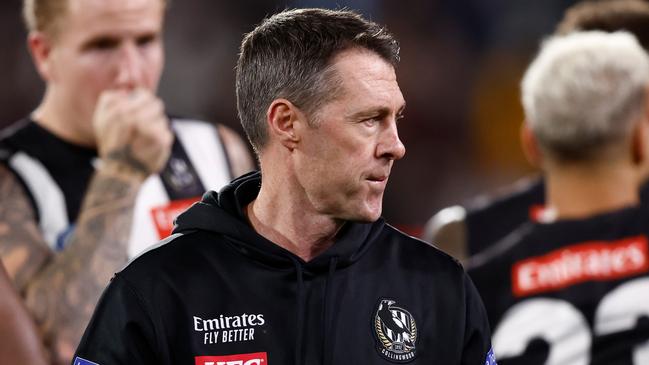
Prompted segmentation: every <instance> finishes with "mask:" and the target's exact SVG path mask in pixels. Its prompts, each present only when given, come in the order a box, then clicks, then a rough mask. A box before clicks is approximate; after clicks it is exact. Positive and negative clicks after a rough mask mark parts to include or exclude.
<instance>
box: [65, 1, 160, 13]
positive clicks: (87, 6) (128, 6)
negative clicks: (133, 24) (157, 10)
mask: <svg viewBox="0 0 649 365" xmlns="http://www.w3.org/2000/svg"><path fill="white" fill-rule="evenodd" d="M163 4H164V0H68V11H69V13H70V14H79V13H81V14H88V13H90V14H111V13H112V14H119V13H122V12H127V11H142V10H145V9H147V8H148V7H149V6H152V5H160V6H162V5H163Z"/></svg>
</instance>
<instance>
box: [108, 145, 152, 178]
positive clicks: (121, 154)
mask: <svg viewBox="0 0 649 365" xmlns="http://www.w3.org/2000/svg"><path fill="white" fill-rule="evenodd" d="M104 159H105V160H106V162H108V163H110V162H113V161H117V162H118V163H120V164H123V165H125V166H127V167H128V168H130V169H132V170H134V171H137V172H139V173H141V174H144V175H145V176H146V175H148V174H150V173H151V171H149V169H148V168H147V166H146V165H145V164H144V163H142V162H141V161H140V160H138V159H137V158H136V157H135V156H133V152H132V151H131V147H130V146H125V147H123V148H121V149H117V150H114V151H112V152H109V153H108V154H107V155H106V157H105V158H104Z"/></svg>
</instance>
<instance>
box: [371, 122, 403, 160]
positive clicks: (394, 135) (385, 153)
mask: <svg viewBox="0 0 649 365" xmlns="http://www.w3.org/2000/svg"><path fill="white" fill-rule="evenodd" d="M376 153H377V157H379V158H387V159H390V160H399V159H401V158H403V156H404V155H405V154H406V146H404V145H403V143H402V142H401V139H399V131H398V130H397V123H396V119H395V120H392V121H390V123H388V127H386V129H385V130H384V131H383V133H382V135H381V141H379V144H378V146H377V149H376Z"/></svg>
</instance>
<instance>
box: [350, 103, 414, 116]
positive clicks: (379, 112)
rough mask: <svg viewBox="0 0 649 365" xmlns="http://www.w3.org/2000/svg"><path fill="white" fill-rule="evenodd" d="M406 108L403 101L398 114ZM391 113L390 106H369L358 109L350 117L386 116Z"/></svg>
mask: <svg viewBox="0 0 649 365" xmlns="http://www.w3.org/2000/svg"><path fill="white" fill-rule="evenodd" d="M405 108H406V103H403V105H401V107H400V108H399V110H398V111H397V115H401V114H403V110H404V109H405ZM390 113H391V109H390V108H386V107H373V108H368V109H364V110H361V111H358V112H356V113H353V114H351V115H350V116H349V117H350V118H354V119H356V118H367V117H373V116H378V117H379V118H382V117H385V116H386V115H389V114H390Z"/></svg>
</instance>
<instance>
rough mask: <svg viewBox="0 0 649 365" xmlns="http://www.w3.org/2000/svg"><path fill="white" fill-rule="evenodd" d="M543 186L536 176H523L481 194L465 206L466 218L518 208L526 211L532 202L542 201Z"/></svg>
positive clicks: (538, 202)
mask: <svg viewBox="0 0 649 365" xmlns="http://www.w3.org/2000/svg"><path fill="white" fill-rule="evenodd" d="M544 192H545V186H544V183H543V179H542V178H540V177H538V176H530V177H524V178H521V179H519V180H517V181H516V182H514V183H513V184H511V185H507V186H505V187H502V188H500V189H498V190H496V191H495V192H492V193H488V194H482V195H480V196H478V197H476V198H474V199H472V200H471V201H469V202H468V203H467V204H466V205H465V206H466V219H467V220H473V219H476V218H480V217H482V216H490V217H491V216H493V214H494V212H500V211H506V210H510V209H517V208H520V209H522V210H525V211H527V210H528V209H529V207H530V206H531V205H533V204H542V203H543V201H544V195H545V194H544Z"/></svg>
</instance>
